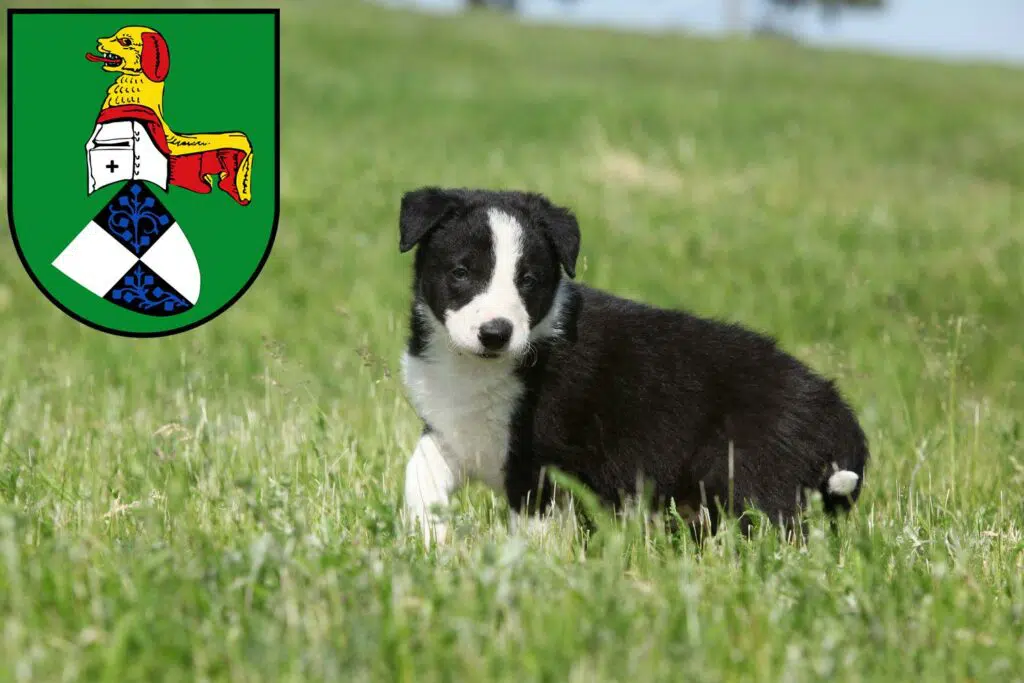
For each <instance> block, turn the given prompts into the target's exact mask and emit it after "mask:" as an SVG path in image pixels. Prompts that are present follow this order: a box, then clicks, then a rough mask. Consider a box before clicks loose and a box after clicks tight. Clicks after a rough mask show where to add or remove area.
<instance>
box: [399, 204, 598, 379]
mask: <svg viewBox="0 0 1024 683" xmlns="http://www.w3.org/2000/svg"><path fill="white" fill-rule="evenodd" d="M399 226H400V240H399V249H400V250H401V251H402V252H407V251H409V250H410V249H412V248H413V247H415V246H417V245H418V249H417V252H416V264H415V276H414V278H415V281H414V296H415V299H416V306H415V308H416V313H417V315H420V316H423V317H425V318H427V322H428V323H431V324H432V327H434V328H435V331H436V332H437V333H438V334H445V335H447V343H448V345H449V347H450V348H452V349H454V350H455V351H456V352H458V353H461V354H463V355H470V356H477V357H480V358H488V359H494V358H503V357H504V358H512V359H519V358H522V357H523V356H524V355H525V354H526V352H527V349H528V348H529V344H530V342H531V341H534V340H536V339H537V338H538V336H542V335H543V334H544V333H545V330H547V329H549V328H550V319H549V314H551V313H552V309H553V307H554V306H555V304H556V297H557V295H558V291H559V284H560V283H561V281H562V278H563V274H564V276H568V277H570V278H572V277H575V275H576V257H577V256H578V254H579V248H580V231H579V226H578V224H577V222H576V218H575V217H574V216H573V215H572V213H571V212H570V211H569V210H568V209H565V208H562V207H560V206H556V205H554V204H552V203H551V202H550V201H549V200H548V199H547V198H546V197H544V196H542V195H540V194H536V193H529V192H513V191H503V192H499V191H491V190H471V189H443V188H438V187H424V188H420V189H418V190H413V191H411V192H408V193H406V194H405V196H404V197H403V198H402V207H401V216H400V219H399ZM442 328H443V331H442Z"/></svg>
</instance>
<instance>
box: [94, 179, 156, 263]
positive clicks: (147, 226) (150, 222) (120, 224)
mask: <svg viewBox="0 0 1024 683" xmlns="http://www.w3.org/2000/svg"><path fill="white" fill-rule="evenodd" d="M128 191H129V193H130V194H131V196H130V197H127V196H124V195H121V196H119V197H118V198H117V203H116V204H110V205H108V207H107V208H108V210H109V215H108V218H107V228H108V229H109V230H110V231H111V232H112V233H114V234H115V235H117V236H119V237H120V238H121V239H123V240H124V241H125V242H126V243H127V244H128V246H130V247H131V248H132V250H133V251H134V252H135V254H136V256H138V255H139V254H140V253H142V251H143V250H144V249H145V248H146V247H148V246H149V245H150V244H152V243H153V239H154V238H155V237H156V235H157V234H158V233H159V232H160V230H161V229H162V228H166V227H167V226H168V225H169V224H170V222H171V217H170V216H169V215H167V214H166V213H164V212H161V211H156V210H154V209H153V207H155V206H156V201H155V200H154V199H153V198H152V197H145V198H144V199H141V200H140V199H139V195H140V194H142V186H141V185H140V184H139V183H132V186H131V187H130V188H129V190H128Z"/></svg>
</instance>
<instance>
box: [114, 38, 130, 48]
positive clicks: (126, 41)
mask: <svg viewBox="0 0 1024 683" xmlns="http://www.w3.org/2000/svg"><path fill="white" fill-rule="evenodd" d="M117 42H119V43H121V44H122V45H124V46H125V47H128V46H129V45H131V44H132V39H131V38H120V39H118V41H117Z"/></svg>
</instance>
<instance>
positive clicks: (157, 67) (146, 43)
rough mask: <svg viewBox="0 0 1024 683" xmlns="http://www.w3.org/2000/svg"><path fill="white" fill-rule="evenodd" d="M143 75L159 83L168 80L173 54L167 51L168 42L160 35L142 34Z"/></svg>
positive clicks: (141, 56)
mask: <svg viewBox="0 0 1024 683" xmlns="http://www.w3.org/2000/svg"><path fill="white" fill-rule="evenodd" d="M139 60H140V61H141V62H142V73H143V74H145V75H146V78H148V79H149V80H151V81H153V82H155V83H159V82H161V81H163V80H164V79H165V78H167V72H168V71H170V69H171V54H170V52H169V51H168V50H167V41H166V40H164V37H163V36H162V35H160V34H159V33H155V32H153V31H147V32H145V33H143V34H142V54H141V55H140V56H139Z"/></svg>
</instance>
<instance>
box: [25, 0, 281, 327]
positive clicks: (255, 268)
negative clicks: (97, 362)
mask: <svg viewBox="0 0 1024 683" xmlns="http://www.w3.org/2000/svg"><path fill="white" fill-rule="evenodd" d="M99 27H106V31H103V32H99V31H96V30H95V29H96V28H99ZM197 33H199V34H201V35H202V36H203V40H202V41H197V40H196V38H195V36H196V35H197ZM41 35H45V36H46V38H47V44H48V46H52V45H56V46H57V48H56V49H53V48H52V47H48V49H47V50H39V41H38V37H39V36H41ZM210 45H216V50H215V51H213V52H211V51H210V50H209V49H207V48H208V47H209V46H210ZM83 54H84V58H83ZM213 59H215V60H216V61H217V63H216V64H212V63H211V60H213ZM8 66H9V68H10V71H11V78H10V79H9V82H8V89H9V92H8V98H7V102H8V108H9V115H8V127H9V138H8V139H9V141H10V142H9V146H8V150H9V152H8V153H9V155H10V159H9V164H8V168H9V174H8V182H9V192H8V196H9V200H8V214H9V220H10V227H11V232H12V235H13V237H14V242H15V245H16V246H17V248H18V252H19V255H20V256H21V259H22V262H23V263H24V265H25V268H26V270H28V272H29V274H30V275H31V277H32V278H33V280H34V281H35V282H36V284H37V285H38V286H39V288H40V289H41V290H42V291H43V293H44V294H46V296H47V297H48V298H49V299H50V300H51V301H53V302H54V303H55V304H56V305H57V306H58V307H60V308H61V309H62V310H64V311H65V312H66V313H68V314H69V315H71V316H72V317H74V318H76V319H78V320H80V321H81V322H84V323H86V324H88V325H90V326H92V327H94V328H97V329H100V330H103V331H106V332H110V333H113V334H121V335H126V336H161V335H167V334H173V333H175V332H181V331H184V330H186V329H191V328H193V327H195V326H197V325H199V324H202V323H204V322H206V321H208V320H210V319H212V318H213V317H215V316H216V315H218V314H219V313H221V312H223V311H224V310H226V309H227V308H228V307H229V306H230V305H231V304H233V303H234V302H235V301H236V300H237V299H238V298H239V297H240V296H241V295H242V294H243V293H244V292H245V290H246V289H247V288H248V287H249V286H250V285H251V284H252V282H253V281H254V280H255V278H256V276H257V275H258V274H259V271H260V269H261V268H262V266H263V263H264V262H265V260H266V258H267V256H268V255H269V253H270V249H271V246H272V244H273V240H274V234H275V232H276V229H277V216H278V197H277V189H278V183H277V171H278V158H277V156H278V120H277V117H278V101H277V98H278V78H279V75H278V68H279V66H278V13H277V11H276V10H266V11H259V10H257V11H249V10H244V11H225V10H215V11H201V10H199V11H180V12H164V13H161V12H130V13H129V12H121V11H111V10H91V11H90V10H83V11H62V10H26V9H12V10H8ZM83 143H84V147H83ZM83 151H84V159H83V156H82V155H83Z"/></svg>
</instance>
